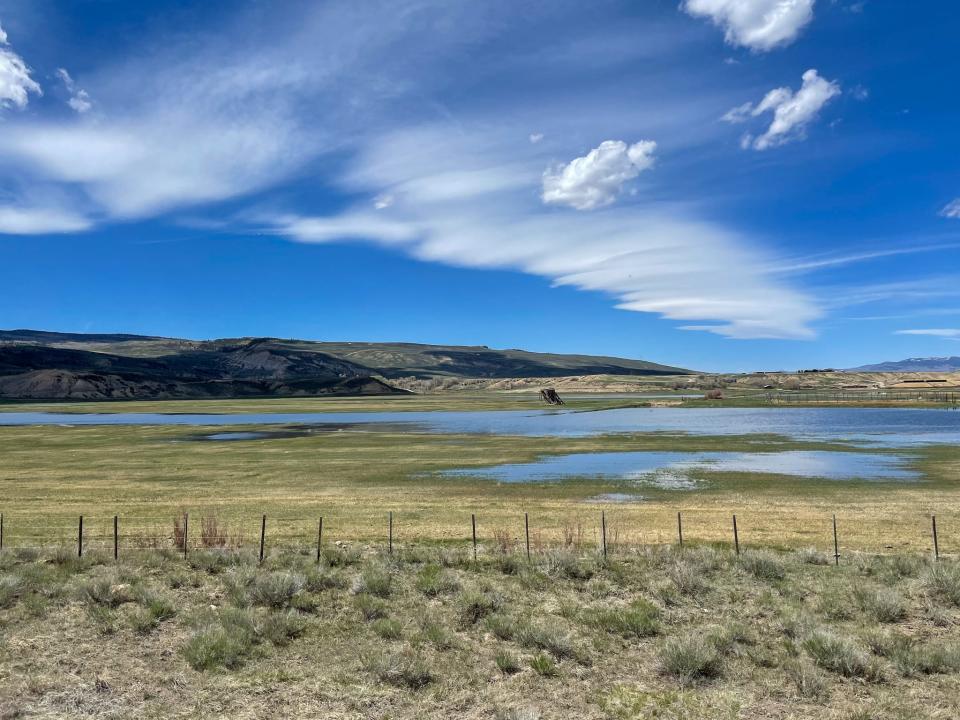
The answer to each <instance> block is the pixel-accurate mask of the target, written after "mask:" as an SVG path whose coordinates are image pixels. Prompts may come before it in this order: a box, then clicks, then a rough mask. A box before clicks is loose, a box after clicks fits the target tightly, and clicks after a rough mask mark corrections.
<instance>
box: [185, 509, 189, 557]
mask: <svg viewBox="0 0 960 720" xmlns="http://www.w3.org/2000/svg"><path fill="white" fill-rule="evenodd" d="M189 532H190V515H189V513H184V514H183V557H184V559H186V557H187V548H188V547H190V542H189V540H188V538H189V537H190V535H189Z"/></svg>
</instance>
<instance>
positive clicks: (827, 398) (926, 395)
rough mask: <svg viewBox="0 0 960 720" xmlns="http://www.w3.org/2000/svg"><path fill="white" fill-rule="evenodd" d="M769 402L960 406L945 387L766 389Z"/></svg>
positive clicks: (959, 395) (959, 398) (956, 395)
mask: <svg viewBox="0 0 960 720" xmlns="http://www.w3.org/2000/svg"><path fill="white" fill-rule="evenodd" d="M766 398H767V401H768V402H771V403H803V404H805V405H830V404H836V405H840V404H845V403H886V402H894V403H897V402H899V403H914V402H921V403H934V404H942V405H947V406H948V407H958V406H960V392H953V391H945V390H847V391H845V390H839V391H830V390H820V391H817V390H796V391H778V392H771V393H766Z"/></svg>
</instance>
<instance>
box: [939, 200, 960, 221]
mask: <svg viewBox="0 0 960 720" xmlns="http://www.w3.org/2000/svg"><path fill="white" fill-rule="evenodd" d="M940 215H941V216H942V217H945V218H956V219H960V198H957V199H956V200H951V201H950V202H948V203H947V204H946V205H945V206H944V208H943V210H941V211H940Z"/></svg>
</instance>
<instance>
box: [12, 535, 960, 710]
mask: <svg viewBox="0 0 960 720" xmlns="http://www.w3.org/2000/svg"><path fill="white" fill-rule="evenodd" d="M351 551H352V552H344V551H339V550H334V549H333V548H330V549H329V552H328V553H327V555H326V556H325V557H324V559H323V560H322V561H321V562H320V563H315V561H314V558H313V557H312V556H310V555H297V554H291V553H269V554H268V557H267V558H266V559H265V561H264V563H263V564H262V565H258V564H257V560H256V556H255V555H251V554H250V553H239V554H237V553H226V554H223V553H218V552H210V551H197V552H196V553H195V554H194V555H193V556H191V557H190V558H188V559H187V560H184V559H183V558H182V557H180V556H179V555H177V554H175V553H170V552H167V553H161V552H154V553H152V554H149V555H146V556H144V557H143V558H142V559H140V560H138V561H133V560H130V559H124V558H122V559H121V561H120V562H119V563H114V562H113V560H112V558H110V557H109V556H104V555H102V554H101V555H99V556H96V557H95V556H93V555H90V556H88V557H86V558H84V559H83V560H82V561H78V560H76V559H74V558H71V557H70V556H69V554H60V555H58V556H57V557H56V558H55V559H54V560H53V561H50V560H43V559H36V558H32V557H29V556H28V555H26V554H24V553H12V552H8V551H7V552H3V553H0V716H2V717H4V718H18V717H29V718H51V719H52V718H64V717H92V718H130V717H136V718H181V717H182V718H196V717H229V718H251V719H252V718H266V717H271V718H272V717H278V718H279V717H296V718H324V719H326V718H357V719H359V718H427V719H428V720H433V719H437V720H439V719H440V718H451V717H456V718H476V719H478V720H479V719H480V718H490V719H493V718H514V719H520V718H531V719H532V718H543V719H544V720H547V719H551V718H590V719H591V720H593V719H596V720H601V719H604V720H648V719H652V718H661V719H663V718H668V719H673V720H679V719H681V718H685V719H687V720H693V719H694V718H696V720H730V719H731V718H788V717H789V718H796V719H797V720H814V719H817V720H820V719H821V718H827V719H830V720H853V719H854V718H883V719H884V720H918V719H923V720H934V719H939V718H954V717H957V716H958V715H960V605H958V603H960V567H957V566H956V565H955V564H954V563H952V562H951V563H947V562H941V563H939V564H937V565H936V566H935V565H934V563H932V562H931V561H930V560H929V559H923V558H918V557H916V556H908V555H898V556H892V557H883V558H878V557H870V556H855V557H851V558H847V559H845V560H844V563H843V564H842V565H841V566H840V567H834V566H832V565H830V564H829V562H830V560H829V558H828V557H826V556H824V555H822V554H817V553H811V552H807V551H804V552H800V553H770V552H758V553H746V554H744V555H743V556H741V557H740V558H737V557H735V556H734V555H733V553H732V552H730V551H729V550H726V551H723V550H720V551H718V550H715V549H712V548H709V547H700V548H685V549H684V550H683V551H678V550H676V549H670V548H666V549H660V550H653V551H644V552H639V553H632V552H626V551H620V552H617V553H615V554H614V555H612V556H611V557H610V558H609V559H608V560H607V561H606V562H604V561H603V560H602V559H601V558H599V557H598V556H597V554H596V553H593V552H590V551H588V550H587V549H586V548H581V549H580V550H578V549H577V548H576V547H571V548H566V549H562V550H551V551H547V552H543V553H541V552H535V553H534V554H533V556H532V559H531V561H529V562H528V561H527V559H526V557H525V556H524V555H523V554H519V555H518V554H514V555H493V554H491V555H488V556H484V557H482V558H481V559H480V561H479V562H474V561H473V559H472V557H471V556H470V554H469V553H468V552H463V551H462V550H461V551H451V550H450V549H448V548H429V547H416V548H409V549H406V550H402V551H400V550H398V551H397V552H395V553H394V554H393V555H392V556H391V557H387V556H386V555H385V554H383V553H382V552H378V551H377V549H376V548H370V547H367V548H358V547H356V546H353V547H352V548H351Z"/></svg>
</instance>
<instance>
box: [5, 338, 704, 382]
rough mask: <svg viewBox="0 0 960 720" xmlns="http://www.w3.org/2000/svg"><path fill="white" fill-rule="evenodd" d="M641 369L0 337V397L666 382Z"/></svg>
mask: <svg viewBox="0 0 960 720" xmlns="http://www.w3.org/2000/svg"><path fill="white" fill-rule="evenodd" d="M687 372H688V371H687V370H683V369H681V368H675V367H670V366H667V365H659V364H657V363H651V362H647V361H644V360H627V359H623V358H615V357H598V356H592V355H557V354H550V353H532V352H526V351H524V350H492V349H490V348H488V347H485V346H457V345H418V344H413V343H363V342H357V343H352V342H336V343H335V342H311V341H306V340H281V339H277V338H239V339H225V340H181V339H176V338H163V337H151V336H143V335H125V334H117V335H104V334H78V333H57V332H45V331H38V330H10V331H0V397H7V398H36V399H109V398H204V397H256V396H283V397H289V396H321V395H376V394H391V393H403V392H405V391H403V390H400V389H397V388H395V387H393V386H392V385H391V384H390V379H392V378H393V379H396V378H402V377H411V376H413V377H417V378H434V377H466V378H511V377H560V376H569V375H674V374H683V373H687Z"/></svg>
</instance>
